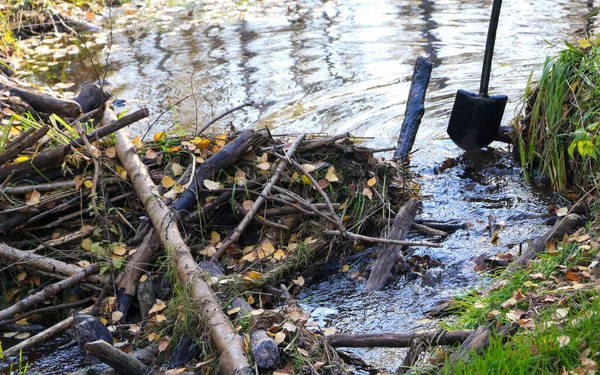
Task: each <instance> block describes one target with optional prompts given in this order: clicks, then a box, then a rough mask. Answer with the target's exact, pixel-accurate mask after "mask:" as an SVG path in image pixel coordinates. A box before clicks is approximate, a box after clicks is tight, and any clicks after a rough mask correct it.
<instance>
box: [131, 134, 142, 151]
mask: <svg viewBox="0 0 600 375" xmlns="http://www.w3.org/2000/svg"><path fill="white" fill-rule="evenodd" d="M131 143H132V144H133V146H134V147H135V148H138V149H140V148H142V147H144V144H143V143H142V139H141V138H140V137H139V136H135V138H133V141H131Z"/></svg>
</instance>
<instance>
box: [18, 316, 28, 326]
mask: <svg viewBox="0 0 600 375" xmlns="http://www.w3.org/2000/svg"><path fill="white" fill-rule="evenodd" d="M15 324H17V325H20V326H28V325H29V322H28V321H27V318H23V319H19V320H17V321H16V322H15Z"/></svg>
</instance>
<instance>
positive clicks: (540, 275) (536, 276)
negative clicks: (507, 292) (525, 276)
mask: <svg viewBox="0 0 600 375" xmlns="http://www.w3.org/2000/svg"><path fill="white" fill-rule="evenodd" d="M529 277H531V279H532V280H543V279H544V278H545V277H544V274H543V273H541V272H538V273H534V274H531V275H529Z"/></svg>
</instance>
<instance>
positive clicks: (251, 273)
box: [247, 271, 262, 279]
mask: <svg viewBox="0 0 600 375" xmlns="http://www.w3.org/2000/svg"><path fill="white" fill-rule="evenodd" d="M247 276H248V277H249V278H251V279H260V278H261V277H262V273H260V272H257V271H248V273H247Z"/></svg>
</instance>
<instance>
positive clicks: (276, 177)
mask: <svg viewBox="0 0 600 375" xmlns="http://www.w3.org/2000/svg"><path fill="white" fill-rule="evenodd" d="M305 135H306V134H301V135H300V136H298V137H297V138H296V140H295V141H294V143H292V145H291V146H290V148H289V150H288V151H287V153H286V155H287V157H288V158H291V157H292V156H293V155H294V151H296V148H297V147H298V146H299V145H300V143H302V140H303V139H304V136H305ZM285 167H286V164H285V163H283V162H281V163H280V164H279V165H278V166H277V169H276V170H275V173H273V176H272V177H271V179H270V180H269V182H268V183H267V184H266V185H265V187H264V188H263V190H262V193H261V195H269V193H270V192H271V188H272V187H273V185H275V184H276V183H277V181H279V177H281V174H282V173H283V170H284V169H285ZM264 202H265V199H264V198H263V197H258V198H257V199H256V200H255V201H254V204H253V205H252V207H251V208H250V209H249V210H248V214H247V215H246V216H245V217H244V219H243V220H242V222H241V223H240V224H239V225H238V226H237V227H236V228H235V230H234V231H233V233H232V234H231V235H230V236H229V238H227V239H226V240H225V241H223V245H221V247H220V248H219V249H218V250H217V252H216V253H215V254H214V255H213V256H212V257H211V260H212V261H213V262H214V261H217V260H218V259H219V258H220V257H221V255H223V253H224V252H225V250H227V249H228V248H229V247H230V246H231V245H233V244H234V243H236V242H237V240H238V239H239V238H240V236H241V235H242V232H243V231H244V229H246V227H247V226H248V224H250V221H252V218H253V217H254V215H255V214H256V211H257V210H258V209H259V208H260V207H261V206H262V205H263V204H264Z"/></svg>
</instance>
